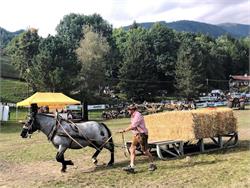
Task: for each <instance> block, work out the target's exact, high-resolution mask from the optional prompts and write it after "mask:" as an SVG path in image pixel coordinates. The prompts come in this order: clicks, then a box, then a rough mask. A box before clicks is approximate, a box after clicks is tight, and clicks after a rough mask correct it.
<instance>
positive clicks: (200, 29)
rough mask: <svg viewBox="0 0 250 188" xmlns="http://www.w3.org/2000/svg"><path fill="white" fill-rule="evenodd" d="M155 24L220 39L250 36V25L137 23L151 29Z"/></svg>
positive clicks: (179, 22) (194, 22)
mask: <svg viewBox="0 0 250 188" xmlns="http://www.w3.org/2000/svg"><path fill="white" fill-rule="evenodd" d="M155 23H160V24H163V25H165V26H167V27H169V28H171V29H174V30H176V31H179V32H182V31H185V32H193V33H203V34H207V35H210V36H212V37H216V38H217V37H219V36H221V35H224V34H229V35H231V36H232V37H235V38H240V37H247V36H250V25H247V24H238V23H221V24H217V25H215V24H210V23H204V22H198V21H191V20H179V21H174V22H165V21H158V22H142V23H137V24H138V25H139V26H141V27H143V28H146V29H149V28H151V27H152V26H153V24H155ZM131 26H132V25H128V26H124V27H123V28H124V29H126V30H128V29H129V28H130V27H131Z"/></svg>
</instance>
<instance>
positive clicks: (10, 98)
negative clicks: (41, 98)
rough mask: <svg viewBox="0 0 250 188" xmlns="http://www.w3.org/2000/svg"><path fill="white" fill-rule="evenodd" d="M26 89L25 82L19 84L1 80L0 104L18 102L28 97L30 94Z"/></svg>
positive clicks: (17, 81)
mask: <svg viewBox="0 0 250 188" xmlns="http://www.w3.org/2000/svg"><path fill="white" fill-rule="evenodd" d="M28 89H29V90H30V88H28V86H27V83H26V82H21V81H19V80H10V79H3V78H1V82H0V93H1V95H0V101H1V102H11V103H16V102H19V101H21V100H23V99H25V98H27V97H28V96H29V94H30V93H31V92H32V91H31V90H30V91H28Z"/></svg>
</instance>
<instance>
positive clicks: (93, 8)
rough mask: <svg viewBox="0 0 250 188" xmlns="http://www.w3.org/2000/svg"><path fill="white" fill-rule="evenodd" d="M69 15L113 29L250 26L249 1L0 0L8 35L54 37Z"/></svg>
mask: <svg viewBox="0 0 250 188" xmlns="http://www.w3.org/2000/svg"><path fill="white" fill-rule="evenodd" d="M70 13H77V14H84V15H91V14H93V13H98V14H100V15H101V16H102V17H103V19H105V20H107V21H108V22H109V23H110V24H112V25H113V27H114V28H117V27H121V26H126V25H130V24H132V23H133V21H136V22H138V23H140V22H155V21H166V22H172V21H178V20H193V21H199V22H205V23H210V24H220V23H228V22H230V23H240V24H250V0H1V1H0V27H3V28H4V29H6V30H8V31H11V32H13V31H17V30H19V29H28V28H30V27H33V28H37V29H38V33H39V35H41V36H43V37H46V36H47V35H48V34H51V35H54V34H56V31H55V28H56V26H57V25H58V24H59V23H60V20H62V19H63V16H65V15H67V14H70Z"/></svg>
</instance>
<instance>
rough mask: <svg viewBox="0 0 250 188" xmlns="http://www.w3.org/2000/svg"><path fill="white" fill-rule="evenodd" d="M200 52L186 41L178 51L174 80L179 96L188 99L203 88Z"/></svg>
mask: <svg viewBox="0 0 250 188" xmlns="http://www.w3.org/2000/svg"><path fill="white" fill-rule="evenodd" d="M200 60H201V52H200V51H199V49H198V46H196V44H195V42H194V41H192V40H190V39H187V40H185V41H183V43H182V44H181V46H180V49H179V50H178V56H177V63H176V71H175V75H176V76H175V79H176V85H175V87H176V89H177V90H178V92H179V94H180V95H181V96H184V97H187V98H190V97H195V96H197V95H198V94H199V92H200V91H201V89H202V87H203V84H202V82H203V79H202V74H201V72H202V66H201V65H202V64H201V63H200Z"/></svg>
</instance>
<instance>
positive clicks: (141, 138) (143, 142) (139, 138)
mask: <svg viewBox="0 0 250 188" xmlns="http://www.w3.org/2000/svg"><path fill="white" fill-rule="evenodd" d="M139 144H140V146H141V150H142V151H143V152H144V151H146V150H147V149H148V135H146V134H145V133H138V134H137V135H134V136H133V140H132V146H135V147H137V146H138V145H139Z"/></svg>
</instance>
